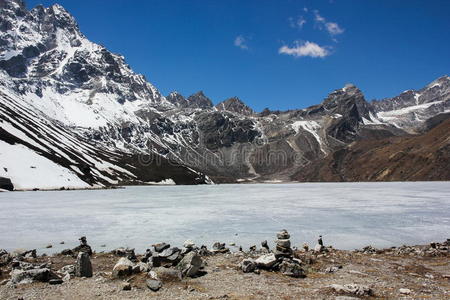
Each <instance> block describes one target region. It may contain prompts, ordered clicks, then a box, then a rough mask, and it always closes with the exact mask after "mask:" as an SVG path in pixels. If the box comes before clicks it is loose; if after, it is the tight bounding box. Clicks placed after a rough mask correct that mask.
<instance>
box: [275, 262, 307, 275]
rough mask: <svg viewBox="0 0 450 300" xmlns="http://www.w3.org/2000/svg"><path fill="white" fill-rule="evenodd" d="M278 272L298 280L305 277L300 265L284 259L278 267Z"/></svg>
mask: <svg viewBox="0 0 450 300" xmlns="http://www.w3.org/2000/svg"><path fill="white" fill-rule="evenodd" d="M279 269H280V272H281V273H282V274H283V275H286V276H290V277H295V278H300V277H305V272H304V271H303V269H302V268H301V265H300V264H299V263H298V262H296V261H293V260H288V259H284V260H283V262H282V263H281V264H280V266H279Z"/></svg>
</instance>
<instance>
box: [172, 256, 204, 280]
mask: <svg viewBox="0 0 450 300" xmlns="http://www.w3.org/2000/svg"><path fill="white" fill-rule="evenodd" d="M202 263H203V261H202V259H201V257H200V255H198V254H197V253H195V252H189V253H188V254H186V256H185V257H183V259H182V260H181V261H180V262H179V263H178V265H177V269H179V270H180V271H181V275H182V276H183V277H193V276H195V275H197V273H198V271H200V268H201V267H202Z"/></svg>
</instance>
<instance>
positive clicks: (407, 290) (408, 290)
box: [398, 289, 411, 295]
mask: <svg viewBox="0 0 450 300" xmlns="http://www.w3.org/2000/svg"><path fill="white" fill-rule="evenodd" d="M398 291H399V292H400V294H403V295H409V294H411V290H410V289H399V290H398Z"/></svg>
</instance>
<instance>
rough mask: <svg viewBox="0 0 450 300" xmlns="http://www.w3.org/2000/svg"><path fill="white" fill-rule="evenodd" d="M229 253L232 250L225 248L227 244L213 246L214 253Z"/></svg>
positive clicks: (219, 243) (216, 243) (218, 243)
mask: <svg viewBox="0 0 450 300" xmlns="http://www.w3.org/2000/svg"><path fill="white" fill-rule="evenodd" d="M229 251H230V249H228V248H226V247H225V243H221V242H215V243H214V244H213V246H212V252H213V253H226V252H229Z"/></svg>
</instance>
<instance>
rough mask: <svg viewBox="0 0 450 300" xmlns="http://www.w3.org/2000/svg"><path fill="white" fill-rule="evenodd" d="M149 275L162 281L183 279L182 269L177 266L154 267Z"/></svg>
mask: <svg viewBox="0 0 450 300" xmlns="http://www.w3.org/2000/svg"><path fill="white" fill-rule="evenodd" d="M148 275H149V276H150V277H151V278H152V279H155V280H161V281H179V280H181V279H182V274H181V271H180V270H179V269H177V268H175V269H172V268H164V267H158V268H153V269H152V270H151V271H150V272H149V273H148Z"/></svg>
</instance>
